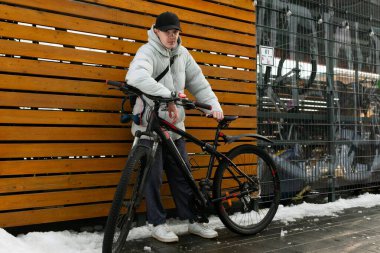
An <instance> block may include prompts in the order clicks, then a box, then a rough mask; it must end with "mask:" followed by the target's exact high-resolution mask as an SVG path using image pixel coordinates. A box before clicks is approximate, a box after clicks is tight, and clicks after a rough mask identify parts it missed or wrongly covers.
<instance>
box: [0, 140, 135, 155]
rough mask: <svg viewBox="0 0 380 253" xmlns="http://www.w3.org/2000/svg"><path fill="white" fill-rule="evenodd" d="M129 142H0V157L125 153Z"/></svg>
mask: <svg viewBox="0 0 380 253" xmlns="http://www.w3.org/2000/svg"><path fill="white" fill-rule="evenodd" d="M130 149H131V144H130V143H22V144H19V143H17V144H14V143H13V144H12V143H7V144H3V143H2V144H0V158H24V157H66V156H79V157H80V156H106V155H127V154H128V152H129V151H130Z"/></svg>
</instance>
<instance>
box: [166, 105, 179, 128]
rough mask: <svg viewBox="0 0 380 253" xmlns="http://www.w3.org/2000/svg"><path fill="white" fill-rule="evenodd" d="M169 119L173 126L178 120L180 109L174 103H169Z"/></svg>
mask: <svg viewBox="0 0 380 253" xmlns="http://www.w3.org/2000/svg"><path fill="white" fill-rule="evenodd" d="M168 113H169V118H171V119H172V124H175V123H176V122H177V120H178V109H177V106H176V105H175V103H174V102H170V103H168Z"/></svg>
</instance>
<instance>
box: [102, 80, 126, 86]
mask: <svg viewBox="0 0 380 253" xmlns="http://www.w3.org/2000/svg"><path fill="white" fill-rule="evenodd" d="M106 83H107V84H108V85H111V86H116V87H119V88H120V87H123V86H124V83H123V82H118V81H111V80H107V81H106Z"/></svg>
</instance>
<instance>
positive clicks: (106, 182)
mask: <svg viewBox="0 0 380 253" xmlns="http://www.w3.org/2000/svg"><path fill="white" fill-rule="evenodd" d="M119 178H120V172H117V173H96V174H78V175H76V174H73V175H59V176H36V177H16V178H2V179H1V180H0V193H15V192H29V191H46V190H58V189H74V188H86V187H99V186H115V185H116V184H117V183H118V182H119Z"/></svg>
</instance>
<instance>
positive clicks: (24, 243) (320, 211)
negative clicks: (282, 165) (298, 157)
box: [0, 193, 380, 253]
mask: <svg viewBox="0 0 380 253" xmlns="http://www.w3.org/2000/svg"><path fill="white" fill-rule="evenodd" d="M376 205H380V194H369V193H366V194H363V195H361V196H359V197H357V198H353V199H339V200H337V201H335V202H331V203H326V204H309V203H303V204H300V205H293V206H287V207H284V206H280V207H279V209H278V211H277V214H276V216H275V218H274V220H277V221H280V222H283V223H284V224H287V223H289V222H293V221H295V220H296V219H301V218H306V217H322V216H338V215H339V213H341V212H342V211H344V210H345V209H348V208H353V207H363V208H370V207H374V206H376ZM359 213H360V211H359ZM315 219H318V218H315ZM168 224H169V226H170V227H171V228H172V229H173V231H174V232H176V233H177V234H178V235H181V234H185V233H187V224H186V222H183V221H179V220H175V219H171V220H169V221H168ZM210 226H211V227H213V228H216V229H219V228H223V224H222V223H221V221H220V220H219V218H217V217H215V216H212V217H210ZM286 233H287V231H282V233H281V235H282V236H285V234H286ZM149 236H150V226H143V227H138V228H134V229H132V230H131V232H130V235H129V237H128V240H134V239H141V238H146V237H149ZM102 240H103V233H101V232H95V233H89V232H81V233H78V232H73V231H61V232H31V233H28V234H26V235H24V234H22V235H18V236H17V237H15V236H13V235H11V234H9V233H7V232H6V231H5V230H4V229H2V228H0V253H51V252H54V253H97V252H101V246H102Z"/></svg>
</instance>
